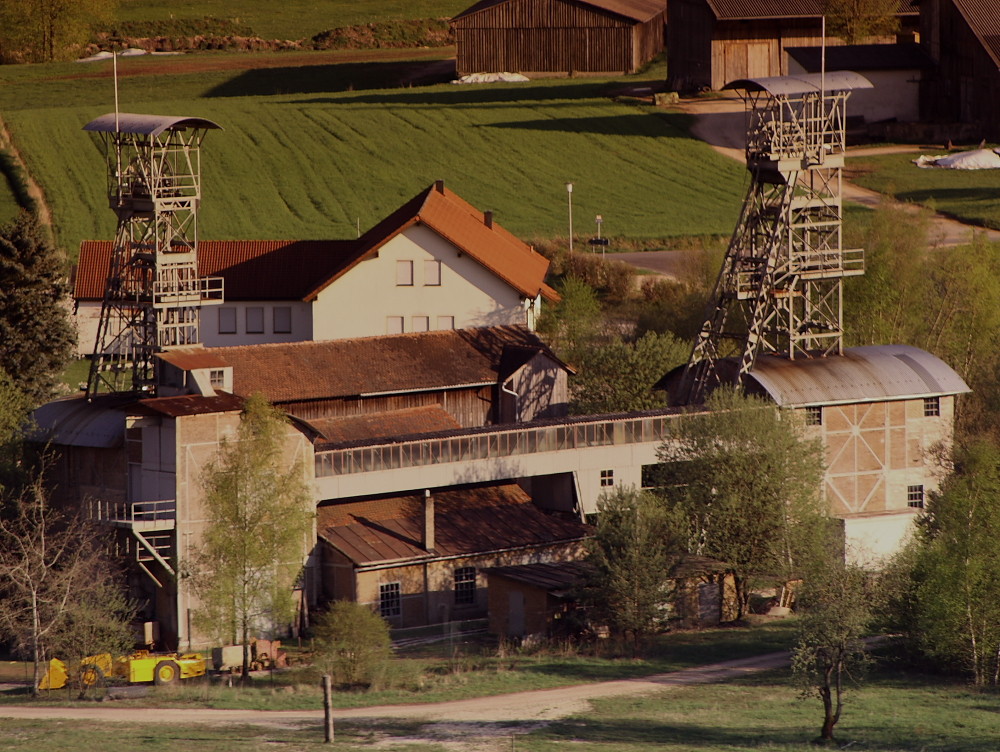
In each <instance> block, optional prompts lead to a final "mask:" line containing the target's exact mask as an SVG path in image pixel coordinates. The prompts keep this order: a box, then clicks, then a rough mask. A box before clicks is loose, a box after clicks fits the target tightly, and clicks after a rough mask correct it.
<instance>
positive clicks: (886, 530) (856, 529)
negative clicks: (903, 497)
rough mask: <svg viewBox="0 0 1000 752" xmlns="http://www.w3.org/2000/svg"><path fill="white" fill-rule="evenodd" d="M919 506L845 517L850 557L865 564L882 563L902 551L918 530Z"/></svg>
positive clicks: (845, 535)
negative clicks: (916, 520) (896, 510)
mask: <svg viewBox="0 0 1000 752" xmlns="http://www.w3.org/2000/svg"><path fill="white" fill-rule="evenodd" d="M919 511H920V510H918V509H907V510H900V511H899V512H895V513H885V514H876V515H857V516H853V517H847V518H845V519H844V548H845V551H846V555H847V560H848V561H850V562H852V563H854V564H860V565H862V566H878V564H879V563H881V562H883V561H885V560H886V559H888V558H889V557H890V556H892V555H893V554H894V553H896V552H897V551H899V550H900V549H901V548H902V547H903V546H904V545H906V543H907V541H909V540H910V537H911V536H912V535H913V532H914V525H913V521H914V519H916V516H917V513H918V512H919Z"/></svg>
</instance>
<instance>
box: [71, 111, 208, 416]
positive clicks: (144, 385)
mask: <svg viewBox="0 0 1000 752" xmlns="http://www.w3.org/2000/svg"><path fill="white" fill-rule="evenodd" d="M216 128H219V126H218V125H216V124H215V123H213V122H212V121H210V120H203V119H201V118H185V117H168V116H160V115H133V114H125V113H112V114H109V115H103V116H102V117H99V118H97V119H96V120H93V121H91V122H90V123H87V125H85V126H84V130H87V131H93V132H96V133H100V134H101V135H102V137H103V140H104V146H105V156H106V160H107V171H108V201H109V203H110V206H111V208H112V210H114V212H115V214H116V215H117V217H118V229H117V231H116V233H115V242H114V248H113V250H112V252H111V261H110V265H109V269H108V277H107V285H106V286H105V290H104V301H103V304H102V306H101V318H100V323H99V324H98V328H97V341H96V344H95V345H94V356H93V360H92V361H91V364H90V378H89V379H88V381H87V398H88V399H92V398H93V397H94V395H96V394H97V393H98V392H100V391H112V392H129V391H135V392H144V391H149V390H151V389H152V388H153V386H154V384H155V375H154V372H153V364H154V361H153V355H154V353H156V352H160V351H163V350H168V349H170V348H173V347H183V346H190V345H194V344H197V343H199V342H200V331H199V328H200V327H199V319H200V308H201V306H203V305H208V304H213V303H221V302H222V293H223V290H222V279H221V278H204V279H203V278H199V277H198V259H197V252H198V205H199V204H200V202H201V152H200V147H201V142H202V140H203V139H204V137H205V134H206V133H207V132H208V131H209V130H211V129H216Z"/></svg>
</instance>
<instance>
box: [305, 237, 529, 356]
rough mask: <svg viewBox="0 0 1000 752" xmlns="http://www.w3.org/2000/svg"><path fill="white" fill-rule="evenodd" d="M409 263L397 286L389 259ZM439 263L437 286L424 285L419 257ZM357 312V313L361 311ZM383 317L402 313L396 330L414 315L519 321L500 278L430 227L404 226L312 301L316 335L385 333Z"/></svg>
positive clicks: (415, 325) (439, 325)
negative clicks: (404, 281)
mask: <svg viewBox="0 0 1000 752" xmlns="http://www.w3.org/2000/svg"><path fill="white" fill-rule="evenodd" d="M401 261H402V262H406V261H408V262H412V264H413V277H412V279H413V284H412V285H398V284H396V282H397V276H396V274H397V262H401ZM433 261H439V262H440V264H441V267H440V269H441V274H440V282H441V284H440V285H429V284H425V283H426V282H427V281H428V278H427V276H426V275H425V262H433ZM362 311H363V312H364V313H363V314H362V313H361V312H362ZM390 317H399V318H402V326H403V331H404V332H413V331H418V330H419V329H420V327H421V324H420V322H418V321H417V318H418V317H423V318H426V319H427V322H428V326H429V328H430V329H431V330H435V329H446V328H451V327H450V326H448V325H447V324H448V322H447V321H442V318H445V319H447V318H453V319H454V328H456V329H464V328H468V327H476V326H494V325H499V324H525V323H526V315H525V311H524V306H523V304H522V302H521V296H520V295H519V294H518V293H517V291H516V290H514V289H513V288H511V287H510V286H509V285H508V284H507V283H506V282H504V281H502V280H501V279H499V278H498V277H497V276H496V275H494V274H493V272H491V271H489V270H488V269H486V268H485V267H484V266H482V265H481V264H480V263H479V262H477V261H475V260H473V259H472V258H471V257H470V256H469V255H468V254H465V253H462V251H461V249H459V248H458V247H457V246H455V245H453V244H452V243H450V242H448V241H447V240H445V239H444V238H442V237H441V236H440V235H438V234H437V233H436V232H433V231H432V230H429V229H427V228H426V227H421V226H419V225H417V226H414V227H411V228H409V229H407V230H405V231H403V232H402V233H400V234H399V235H397V236H396V237H394V238H393V239H392V240H390V241H389V242H388V243H386V244H385V245H384V246H382V248H380V249H379V252H378V256H377V257H376V258H372V259H369V260H367V261H362V262H361V263H360V264H358V265H357V266H355V267H354V268H352V269H351V270H350V271H348V272H347V273H346V274H345V275H344V276H343V277H341V278H340V279H338V280H337V281H336V282H334V283H333V284H332V285H330V286H329V287H328V288H327V289H325V290H324V291H323V292H322V293H320V294H319V296H318V298H317V299H316V301H315V302H314V304H313V337H314V339H316V340H330V339H344V338H349V337H369V336H375V335H381V334H387V333H391V329H390Z"/></svg>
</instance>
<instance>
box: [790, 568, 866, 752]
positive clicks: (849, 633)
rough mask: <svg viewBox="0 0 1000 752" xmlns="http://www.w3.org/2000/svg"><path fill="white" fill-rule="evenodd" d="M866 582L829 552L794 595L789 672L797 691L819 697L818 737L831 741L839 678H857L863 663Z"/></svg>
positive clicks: (839, 709)
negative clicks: (796, 597)
mask: <svg viewBox="0 0 1000 752" xmlns="http://www.w3.org/2000/svg"><path fill="white" fill-rule="evenodd" d="M870 581H871V577H870V575H869V574H868V573H867V572H865V571H864V570H863V569H862V568H861V567H858V566H855V565H851V564H845V563H844V562H843V561H842V560H840V561H838V560H835V559H832V557H831V559H830V560H829V561H827V563H826V566H824V567H821V568H818V569H817V570H816V571H815V572H813V573H812V574H811V576H810V577H809V578H808V579H807V581H806V585H805V588H804V589H803V592H802V594H801V596H800V597H799V602H798V610H799V612H800V615H799V620H798V623H797V632H798V635H797V639H796V643H795V648H794V650H793V653H792V672H793V673H794V675H795V677H796V679H798V681H799V683H800V684H801V685H802V692H803V696H806V697H812V696H818V697H819V698H820V700H821V701H822V702H823V726H822V728H821V729H820V740H822V741H823V742H828V741H832V740H833V727H834V726H836V725H837V722H838V721H839V720H840V715H841V712H842V711H843V707H844V699H843V697H844V692H845V691H846V687H845V682H846V681H852V680H853V681H855V682H857V681H858V680H859V679H860V677H861V674H862V672H863V670H864V669H865V667H866V666H867V663H868V652H867V649H866V646H865V641H864V636H865V634H866V632H867V630H868V627H869V623H870V622H871V619H872V602H873V598H872V592H871V590H872V588H871V586H870Z"/></svg>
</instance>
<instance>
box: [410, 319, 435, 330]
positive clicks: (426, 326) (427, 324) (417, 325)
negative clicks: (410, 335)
mask: <svg viewBox="0 0 1000 752" xmlns="http://www.w3.org/2000/svg"><path fill="white" fill-rule="evenodd" d="M430 328H431V319H430V317H429V316H414V317H413V331H415V332H427V331H430Z"/></svg>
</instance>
